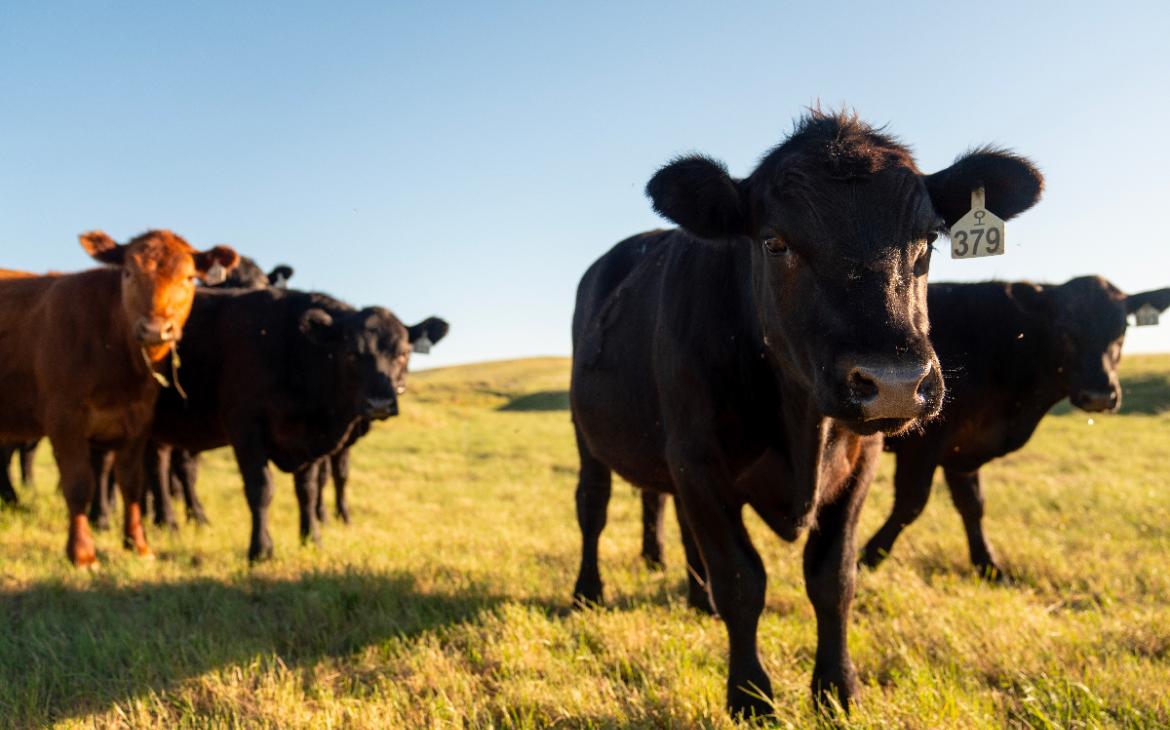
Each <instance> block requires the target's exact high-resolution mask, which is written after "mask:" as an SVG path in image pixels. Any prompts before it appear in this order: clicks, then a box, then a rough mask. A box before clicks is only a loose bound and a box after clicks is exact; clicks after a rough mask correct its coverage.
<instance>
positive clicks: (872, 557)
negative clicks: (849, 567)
mask: <svg viewBox="0 0 1170 730" xmlns="http://www.w3.org/2000/svg"><path fill="white" fill-rule="evenodd" d="M888 554H889V553H887V552H886V551H885V550H878V549H876V548H871V547H869V546H868V545H867V546H866V547H865V549H863V550H862V551H861V558H860V559H858V561H857V565H858V566H859V567H863V568H869V569H870V570H873V569H874V568H876V567H878V566H879V565H881V564H882V561H883V560H885V559H886V556H887V555H888Z"/></svg>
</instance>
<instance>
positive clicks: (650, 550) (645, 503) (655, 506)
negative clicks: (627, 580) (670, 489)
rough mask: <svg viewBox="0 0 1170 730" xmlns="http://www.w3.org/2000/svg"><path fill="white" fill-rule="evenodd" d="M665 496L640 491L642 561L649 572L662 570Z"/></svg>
mask: <svg viewBox="0 0 1170 730" xmlns="http://www.w3.org/2000/svg"><path fill="white" fill-rule="evenodd" d="M666 500H667V495H666V493H665V492H655V491H654V490H652V489H643V490H642V559H643V560H645V561H646V565H647V567H649V568H650V569H651V570H662V569H663V568H665V567H666V561H665V560H663V559H662V518H663V516H664V514H665V511H666Z"/></svg>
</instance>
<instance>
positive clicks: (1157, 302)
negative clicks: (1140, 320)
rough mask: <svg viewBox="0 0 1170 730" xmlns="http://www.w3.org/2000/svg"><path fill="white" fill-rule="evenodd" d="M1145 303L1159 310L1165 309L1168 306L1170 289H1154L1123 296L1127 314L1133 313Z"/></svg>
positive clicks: (1169, 304) (1169, 305) (1169, 303)
mask: <svg viewBox="0 0 1170 730" xmlns="http://www.w3.org/2000/svg"><path fill="white" fill-rule="evenodd" d="M1147 304H1149V305H1152V306H1153V307H1154V308H1155V309H1157V310H1158V311H1159V312H1164V311H1166V308H1167V307H1170V289H1154V290H1153V291H1144V292H1141V293H1140V294H1130V295H1129V296H1128V297H1126V298H1125V311H1126V312H1127V313H1128V314H1133V313H1134V312H1136V311H1138V310H1139V309H1141V308H1142V307H1144V306H1145V305H1147Z"/></svg>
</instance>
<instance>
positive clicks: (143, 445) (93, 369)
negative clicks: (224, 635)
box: [0, 230, 447, 566]
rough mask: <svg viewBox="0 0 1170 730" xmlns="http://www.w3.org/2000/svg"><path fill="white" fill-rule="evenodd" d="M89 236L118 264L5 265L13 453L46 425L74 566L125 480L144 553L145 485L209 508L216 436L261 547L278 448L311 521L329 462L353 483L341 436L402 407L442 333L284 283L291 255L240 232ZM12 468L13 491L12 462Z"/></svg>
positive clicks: (3, 316) (104, 258)
mask: <svg viewBox="0 0 1170 730" xmlns="http://www.w3.org/2000/svg"><path fill="white" fill-rule="evenodd" d="M81 244H82V247H83V248H85V250H86V251H87V252H88V253H89V254H90V255H91V256H92V257H93V258H94V259H96V260H97V261H98V262H100V263H103V264H106V266H105V267H103V268H99V269H93V270H90V271H85V272H81V273H77V274H47V275H43V276H34V275H30V274H26V273H23V272H14V271H3V272H0V384H3V385H2V387H0V440H3V441H4V442H6V443H7V446H6V448H5V452H4V456H5V457H6V459H9V458H11V454H12V453H13V452H15V451H19V452H21V454H22V457H24V456H25V455H27V453H28V452H29V451H31V448H32V447H33V445H34V444H35V442H36V440H37V439H40V438H41V437H47V438H48V440H49V442H50V443H51V445H52V449H53V456H54V458H55V459H56V462H57V467H58V470H59V472H60V479H61V491H62V493H63V494H64V496H65V502H66V505H67V507H68V511H69V537H68V540H67V542H66V548H65V551H66V555H67V557H68V558H69V560H71V561H72V562H73V563H74V564H76V565H79V566H85V565H91V564H93V563H95V562H96V560H97V555H96V552H95V550H94V543H93V537H92V535H91V533H90V518H91V517H92V518H93V520H94V522H95V523H96V524H98V525H101V524H104V523H105V522H106V520H107V519H108V518H107V517H106V514H107V511H108V510H109V508H110V503H111V501H112V499H111V497H112V494H111V493H112V485H114V484H116V485H117V487H118V490H119V492H120V494H121V497H122V502H123V528H122V529H123V540H124V544H125V546H126V547H128V548H131V549H133V550H135V551H136V552H138V554H140V555H149V554H150V547H149V545H148V543H147V541H146V535H145V531H144V529H143V524H142V521H143V501H144V498H145V496H146V494H147V493H148V490H147V486H148V485H149V486H150V489H149V493H150V494H151V495H153V498H154V499H153V501H154V509H155V514H156V520H157V521H160V522H163V523H166V522H169V521H172V520H173V516H172V515H171V508H170V492H171V486H172V483H173V482H179V483H181V484H182V486H183V493H184V495H185V497H186V501H187V506H188V510H189V514H190V515H192V516H193V517H195V518H196V519H206V518H205V516H204V515H203V513H202V508H201V506H200V505H199V501H198V498H197V496H196V494H195V488H194V475H195V471H196V470H195V460H196V458H197V455H198V454H199V453H200V452H201V451H205V450H207V449H212V448H217V447H220V446H231V447H232V450H233V451H234V453H235V456H236V461H237V464H238V465H239V468H240V473H241V475H242V476H243V480H244V492H245V495H246V497H247V500H248V507H249V509H250V510H251V513H252V526H251V539H250V544H249V548H248V557H249V558H250V559H252V560H260V559H264V558H267V557H270V556H271V555H272V550H273V544H272V537H271V535H270V534H269V531H268V506H269V504H270V503H271V501H272V474H271V471H270V469H269V464H270V463H271V464H274V465H275V466H276V467H277V468H279V469H281V470H283V471H286V472H292V473H293V474H294V476H295V479H294V480H295V483H296V486H297V497H298V502H299V504H300V508H301V515H302V517H301V525H302V535H303V536H305V537H316V536H317V528H316V521H317V517H318V510H319V509H320V504H319V499H318V478H319V474H320V472H321V467H320V466H319V463H320V462H324V463H330V462H332V463H333V464H334V465H336V467H337V468H336V470H335V471H336V474H337V477H338V484H339V485H341V484H343V482H344V470H345V467H344V464H345V463H346V455H345V452H346V450H347V449H348V448H349V447H350V446H352V445H353V443H354V442H355V441H356V440H357V439H358V438H360V437H361V436H362V435H364V434H365V433H366V432H367V431H368V430H369V425H370V422H371V421H373V420H379V419H385V418H389V417H390V416H393V415H396V414H397V413H398V397H399V396H400V395H402V393H403V392H404V391H405V388H406V384H405V383H406V373H407V369H408V364H409V361H410V355H411V351H412V349H413V348H414V347H416V346H418V347H420V348H422V349H425V347H429V345H430V344H432V343H435V342H438V341H439V340H440V339H442V338H443V336H444V335H445V334H446V333H447V323H446V322H444V321H443V320H441V319H438V318H436V317H431V318H429V319H427V320H425V321H423V322H420V323H418V324H416V325H414V326H411V327H407V326H405V325H404V324H403V323H402V322H400V321H399V320H398V318H397V317H395V316H394V315H393V314H392V313H391V312H390V311H389V310H386V309H384V308H382V307H366V308H364V309H360V310H359V309H355V308H354V307H351V306H350V305H348V304H346V303H344V302H342V301H340V300H337V299H334V298H332V297H330V296H327V295H325V294H320V293H315V292H301V291H296V290H292V289H286V288H283V283H284V282H285V281H287V279H288V277H289V276H291V275H292V270H291V269H290V268H288V267H278V268H277V269H274V270H273V272H272V273H271V275H265V274H264V273H263V272H262V271H261V270H260V269H259V268H258V267H257V266H256V265H255V264H254V263H251V262H248V261H247V260H245V261H244V263H243V266H239V264H240V261H241V260H240V257H239V255H238V254H237V253H236V252H235V251H234V250H233V249H231V248H229V247H226V246H216V247H214V248H211V249H209V250H207V251H203V252H199V251H196V250H195V249H194V248H192V247H191V246H190V245H189V244H188V243H187V242H186V241H184V240H183V239H182V238H181V237H179V236H177V235H175V234H174V233H172V232H170V231H160V230H156V231H149V232H147V233H145V234H143V235H141V236H138V237H137V238H135V239H133V240H132V241H130V242H129V243H126V244H118V243H115V242H114V241H113V240H112V239H110V238H109V236H106V235H105V234H104V233H100V232H91V233H86V234H83V235H82V236H81ZM233 269H236V270H237V271H233ZM229 277H230V278H229ZM200 282H201V283H202V284H203V286H197V284H198V283H200ZM424 343H425V345H424ZM24 463H27V462H25V460H24V458H22V464H24ZM25 474H26V475H28V474H29V472H28V471H27V470H26V471H25ZM0 479H3V483H2V484H0V496H3V497H4V498H5V499H6V500H7V501H12V500H14V499H15V497H16V495H15V491H14V490H13V489H12V485H11V483H10V480H9V478H8V475H7V469H3V470H0ZM339 494H340V492H339ZM339 505H340V506H341V507H342V508H344V499H341V501H340V502H339Z"/></svg>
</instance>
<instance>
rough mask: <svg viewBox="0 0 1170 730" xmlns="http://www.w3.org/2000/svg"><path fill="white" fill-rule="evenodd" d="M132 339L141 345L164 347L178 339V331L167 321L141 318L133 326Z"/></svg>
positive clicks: (172, 323) (173, 324)
mask: <svg viewBox="0 0 1170 730" xmlns="http://www.w3.org/2000/svg"><path fill="white" fill-rule="evenodd" d="M134 337H135V338H136V339H137V340H138V342H139V343H140V344H142V345H147V346H150V345H165V344H166V343H168V342H175V341H177V340H178V339H179V330H178V328H177V327H175V323H174V322H172V321H170V320H169V319H159V318H157V317H156V318H151V319H147V318H145V317H143V318H142V319H140V320H138V323H137V324H135V325H134Z"/></svg>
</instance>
